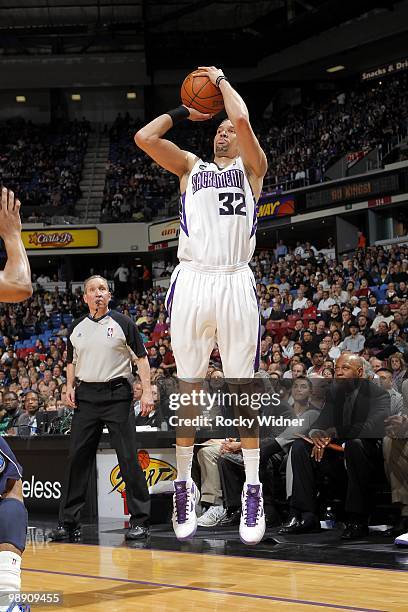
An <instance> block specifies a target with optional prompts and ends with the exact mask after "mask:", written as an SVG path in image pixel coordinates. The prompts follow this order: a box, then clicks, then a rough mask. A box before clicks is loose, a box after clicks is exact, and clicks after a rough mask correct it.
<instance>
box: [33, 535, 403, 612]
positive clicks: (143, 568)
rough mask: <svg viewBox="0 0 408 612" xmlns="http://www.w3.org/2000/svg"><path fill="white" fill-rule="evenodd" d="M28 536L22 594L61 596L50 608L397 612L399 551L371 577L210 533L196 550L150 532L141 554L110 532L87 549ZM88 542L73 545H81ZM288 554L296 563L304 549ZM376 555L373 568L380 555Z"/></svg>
mask: <svg viewBox="0 0 408 612" xmlns="http://www.w3.org/2000/svg"><path fill="white" fill-rule="evenodd" d="M122 526H123V523H122ZM30 532H31V538H30V542H29V544H28V546H27V549H26V552H25V554H24V559H23V568H24V569H23V590H24V591H61V592H62V593H63V599H64V601H63V604H62V605H61V606H59V607H58V608H57V609H59V610H76V609H86V610H91V611H95V612H97V611H102V610H129V611H130V610H142V611H145V610H146V611H148V610H158V611H160V612H162V611H170V610H198V609H200V610H226V609H229V608H232V607H233V608H234V609H235V610H265V609H268V610H287V611H288V612H289V611H291V612H292V611H293V612H303V611H305V612H306V611H310V612H311V611H314V610H354V611H357V610H358V611H363V610H364V611H368V612H380V611H381V612H385V611H390V612H394V611H395V612H396V611H400V612H403V611H405V610H407V601H408V581H407V578H406V574H405V572H404V569H403V568H404V565H405V561H407V562H408V551H406V549H403V550H402V551H400V552H398V550H397V551H396V552H395V555H396V557H395V562H396V566H399V567H401V569H379V568H378V567H377V568H370V567H356V566H346V565H344V566H342V565H341V560H342V556H341V548H339V549H338V550H337V555H338V556H337V558H338V562H337V563H336V564H335V563H333V564H327V563H323V564H321V563H319V561H321V560H322V558H323V552H324V551H323V548H322V547H321V546H319V545H317V546H315V547H314V551H315V552H314V553H313V546H312V550H311V551H309V552H311V553H312V554H315V562H313V563H311V562H302V561H293V560H291V561H288V560H283V559H282V560H279V559H277V558H275V557H274V553H273V548H272V546H271V554H270V555H269V557H268V554H267V553H268V550H267V549H268V544H264V543H261V544H260V545H259V547H255V548H251V549H247V548H246V547H244V546H243V545H242V546H241V545H240V544H239V543H238V542H237V541H236V539H235V534H234V537H233V538H231V535H230V534H224V535H223V534H219V536H218V540H217V539H215V538H214V536H213V535H212V536H211V537H212V538H213V539H210V540H205V542H206V547H205V546H204V547H203V546H202V545H201V544H200V537H202V533H200V536H199V538H198V540H197V541H196V542H194V541H193V543H185V544H182V545H180V544H179V543H178V542H177V541H176V540H175V538H173V537H172V534H171V533H170V532H167V533H166V534H157V536H156V535H155V534H154V533H153V535H152V538H151V541H150V543H149V544H148V546H149V548H143V547H140V546H139V545H133V546H132V547H130V546H127V545H126V544H125V543H124V541H123V535H121V534H120V533H118V532H120V529H117V530H111V531H110V532H106V533H109V537H108V539H106V540H105V542H104V539H103V537H100V538H99V543H95V544H84V543H67V544H65V543H64V544H56V543H49V542H46V541H45V540H46V537H43V534H46V530H45V531H41V530H39V535H38V534H37V536H36V535H35V530H30ZM89 533H90V534H91V533H95V528H94V530H93V531H92V532H91V531H89ZM99 533H100V534H101V527H100V526H99ZM229 538H231V540H229ZM92 539H93V538H92V537H88V538H87V537H83V539H82V542H84V540H85V541H86V540H88V541H92ZM107 541H110V542H111V544H110V545H108V544H107V543H106V542H107ZM201 542H203V541H201ZM386 546H388V544H387V545H386ZM229 547H230V549H231V552H232V554H228V549H229ZM172 548H173V550H171V549H172ZM297 548H298V553H299V554H298V556H299V559H302V557H304V556H305V554H304V553H303V552H302V549H303V548H304V546H303V545H299V546H298V547H297ZM374 548H375V546H374ZM169 549H170V550H169ZM257 549H258V551H259V552H258V553H257ZM204 550H207V551H212V552H201V551H204ZM288 550H289V549H288ZM292 552H296V551H295V549H294V550H293V551H292ZM326 552H327V551H326ZM374 552H375V551H374ZM391 552H392V551H391ZM282 553H283V550H282ZM257 554H259V556H260V557H262V558H259V557H258V556H257ZM275 554H276V553H275ZM378 555H379V557H378V559H379V565H381V561H380V559H381V558H383V559H385V556H383V557H381V553H378ZM292 556H293V555H292ZM363 557H364V555H363ZM346 558H347V555H346V554H345V559H346ZM356 558H358V557H356ZM387 564H388V565H389V563H388V562H387ZM398 564H399V565H398ZM34 609H42V608H40V607H37V606H34ZM44 609H45V607H44ZM48 609H49V608H48Z"/></svg>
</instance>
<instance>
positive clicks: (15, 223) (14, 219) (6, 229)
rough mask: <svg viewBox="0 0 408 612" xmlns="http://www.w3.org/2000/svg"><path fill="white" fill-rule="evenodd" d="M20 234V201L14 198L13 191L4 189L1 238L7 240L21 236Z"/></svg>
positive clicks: (1, 211)
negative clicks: (6, 238) (7, 238)
mask: <svg viewBox="0 0 408 612" xmlns="http://www.w3.org/2000/svg"><path fill="white" fill-rule="evenodd" d="M20 234H21V219H20V200H17V199H16V198H15V197H14V192H13V191H11V190H10V189H7V187H3V188H2V190H1V207H0V236H1V237H2V238H5V237H9V236H14V235H16V236H20Z"/></svg>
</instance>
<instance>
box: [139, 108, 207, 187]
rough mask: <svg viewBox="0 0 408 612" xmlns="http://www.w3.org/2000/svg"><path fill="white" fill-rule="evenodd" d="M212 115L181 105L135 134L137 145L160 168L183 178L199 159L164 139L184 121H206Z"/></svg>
mask: <svg viewBox="0 0 408 612" xmlns="http://www.w3.org/2000/svg"><path fill="white" fill-rule="evenodd" d="M210 118H211V115H208V114H204V113H200V112H199V111H197V110H195V109H193V108H187V106H184V105H181V106H179V107H178V108H175V109H174V110H171V111H169V112H168V113H165V114H164V115H160V116H159V117H156V119H153V121H151V122H150V123H148V124H147V125H145V126H144V127H142V128H141V129H140V130H139V131H138V132H137V133H136V134H135V143H136V144H137V146H138V147H139V148H140V149H142V150H143V151H144V152H145V153H147V155H148V156H149V157H151V158H152V159H153V160H154V161H155V162H156V163H157V164H159V166H161V167H162V168H165V169H166V170H169V172H172V173H173V174H176V175H177V176H178V177H179V178H181V177H182V176H183V175H184V174H186V173H187V172H189V171H190V170H191V168H192V167H193V166H194V163H195V161H196V159H197V157H196V156H195V155H193V153H189V152H188V151H183V150H182V149H180V147H178V146H177V145H176V144H174V143H173V142H171V141H170V140H166V139H165V138H163V136H164V134H166V132H168V131H169V130H170V128H172V127H173V125H175V124H176V123H178V122H180V121H182V120H183V119H190V121H206V120H207V119H210Z"/></svg>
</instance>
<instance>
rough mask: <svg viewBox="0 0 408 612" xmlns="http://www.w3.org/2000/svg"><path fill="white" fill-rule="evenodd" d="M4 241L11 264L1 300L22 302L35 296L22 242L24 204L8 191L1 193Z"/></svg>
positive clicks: (0, 279)
mask: <svg viewBox="0 0 408 612" xmlns="http://www.w3.org/2000/svg"><path fill="white" fill-rule="evenodd" d="M0 237H1V238H3V240H4V246H5V248H6V252H7V263H6V265H5V267H4V270H2V271H1V272H0V300H1V301H2V302H22V301H24V300H26V299H27V298H29V297H30V296H31V295H32V293H33V288H32V286H31V270H30V264H29V263H28V258H27V253H26V251H25V248H24V245H23V241H22V240H21V219H20V201H19V200H17V199H15V197H14V193H13V192H12V191H10V190H8V189H7V188H6V187H3V188H2V190H1V203H0Z"/></svg>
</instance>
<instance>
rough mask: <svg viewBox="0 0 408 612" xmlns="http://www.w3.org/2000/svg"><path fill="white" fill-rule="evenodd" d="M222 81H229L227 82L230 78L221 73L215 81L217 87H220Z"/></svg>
mask: <svg viewBox="0 0 408 612" xmlns="http://www.w3.org/2000/svg"><path fill="white" fill-rule="evenodd" d="M221 81H227V82H228V79H227V77H226V76H224V75H223V74H220V76H218V77H217V79H216V81H215V85H216V87H219V86H220V83H221Z"/></svg>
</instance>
